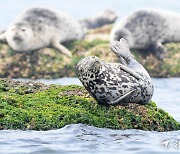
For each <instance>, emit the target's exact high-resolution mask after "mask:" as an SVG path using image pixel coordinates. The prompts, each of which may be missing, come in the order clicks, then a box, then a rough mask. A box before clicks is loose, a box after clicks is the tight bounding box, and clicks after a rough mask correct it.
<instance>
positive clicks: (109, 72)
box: [77, 42, 153, 104]
mask: <svg viewBox="0 0 180 154" xmlns="http://www.w3.org/2000/svg"><path fill="white" fill-rule="evenodd" d="M117 44H118V45H122V43H121V42H118V43H117V42H115V43H114V44H111V50H112V51H113V47H116V46H117ZM122 49H123V50H124V48H122ZM113 52H114V51H113ZM124 52H125V53H126V54H125V55H128V54H127V52H126V49H125V51H124ZM129 53H130V52H129ZM116 54H117V55H118V54H119V53H116ZM130 56H131V55H130ZM118 57H119V58H120V61H122V58H123V57H120V55H118ZM129 59H130V61H129V62H128V61H127V66H126V64H125V62H124V64H122V63H106V62H104V61H101V60H100V59H99V58H98V57H95V56H93V57H86V58H84V59H82V60H81V61H80V62H79V63H78V64H77V74H78V77H79V79H80V81H81V82H82V84H83V85H84V87H85V88H86V89H87V91H88V92H89V93H90V94H91V95H92V96H93V97H94V98H95V99H96V100H97V101H98V102H99V103H100V104H118V103H129V102H132V103H139V104H146V103H148V102H149V101H150V99H151V97H152V95H153V85H152V82H151V78H150V76H149V75H148V73H147V72H146V70H145V69H144V68H143V66H142V65H141V64H139V63H138V62H137V61H136V60H135V59H134V58H133V57H132V56H131V57H130V58H129ZM126 60H127V59H125V58H124V61H126ZM123 67H129V69H132V70H133V71H135V73H136V74H137V76H134V75H133V74H130V73H129V72H128V71H124V69H123ZM128 93H129V94H128ZM127 94H128V95H127ZM121 98H122V99H121ZM119 99H120V101H118V100H119Z"/></svg>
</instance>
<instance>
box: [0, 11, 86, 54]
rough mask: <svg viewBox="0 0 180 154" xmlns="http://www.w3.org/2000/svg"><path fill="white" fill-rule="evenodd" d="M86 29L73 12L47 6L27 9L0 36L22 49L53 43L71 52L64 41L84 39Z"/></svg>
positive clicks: (41, 46)
mask: <svg viewBox="0 0 180 154" xmlns="http://www.w3.org/2000/svg"><path fill="white" fill-rule="evenodd" d="M84 35H85V29H84V28H83V27H82V25H81V24H80V23H79V22H78V21H76V20H75V19H74V18H73V17H71V16H70V15H68V14H66V13H64V12H58V11H55V10H52V9H47V8H32V9H29V10H26V11H25V12H24V13H22V14H21V15H20V16H19V17H17V18H16V19H15V21H14V22H13V23H12V24H11V25H10V26H9V27H8V29H7V31H5V32H4V33H3V34H1V35H0V40H6V41H7V43H8V44H9V46H10V47H11V48H12V49H13V50H15V51H19V52H27V51H32V50H37V49H40V48H44V47H47V46H52V47H54V48H56V49H58V50H59V51H61V52H62V53H64V54H66V55H71V52H70V51H69V50H68V49H66V48H65V47H64V46H63V45H61V43H62V42H67V41H70V40H74V39H82V38H83V37H84Z"/></svg>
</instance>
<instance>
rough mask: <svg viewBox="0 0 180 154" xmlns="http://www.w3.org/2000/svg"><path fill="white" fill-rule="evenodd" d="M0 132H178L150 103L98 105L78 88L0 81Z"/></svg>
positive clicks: (176, 127)
mask: <svg viewBox="0 0 180 154" xmlns="http://www.w3.org/2000/svg"><path fill="white" fill-rule="evenodd" d="M0 102H1V103H0V109H1V110H0V129H2V130H3V129H21V130H50V129H58V128H62V127H64V126H65V125H68V124H78V123H82V124H87V125H90V126H95V127H100V128H111V129H121V130H124V129H141V130H149V131H175V130H180V123H178V122H177V121H176V120H174V118H173V117H171V116H170V115H169V114H168V113H167V112H165V111H164V110H162V109H160V108H157V106H156V104H155V103H154V102H151V103H149V104H147V105H139V104H133V103H129V104H126V105H125V104H124V105H118V106H102V105H99V104H97V102H96V101H95V100H94V99H93V98H92V97H91V96H90V95H89V94H88V92H87V91H86V90H85V89H84V88H83V87H81V86H75V85H70V86H60V85H50V86H47V85H44V84H42V83H35V82H32V81H31V82H20V81H12V80H9V79H0Z"/></svg>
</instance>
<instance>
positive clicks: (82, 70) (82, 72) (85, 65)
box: [76, 56, 102, 87]
mask: <svg viewBox="0 0 180 154" xmlns="http://www.w3.org/2000/svg"><path fill="white" fill-rule="evenodd" d="M101 67H102V61H100V59H99V58H98V57H96V56H90V57H86V58H84V59H82V60H81V61H79V63H78V64H77V66H76V68H77V75H78V77H79V79H80V80H81V82H82V83H83V85H84V86H85V87H87V86H88V85H87V84H88V81H89V80H91V79H93V78H95V77H96V76H98V74H99V72H100V70H101Z"/></svg>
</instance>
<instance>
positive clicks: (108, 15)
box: [80, 10, 117, 29]
mask: <svg viewBox="0 0 180 154" xmlns="http://www.w3.org/2000/svg"><path fill="white" fill-rule="evenodd" d="M116 19H117V14H116V13H115V12H114V11H112V10H105V11H102V12H99V13H97V14H96V15H95V16H93V17H89V18H86V19H84V20H81V21H80V23H81V24H82V25H83V26H85V27H87V28H88V29H94V28H98V27H102V26H104V25H107V24H112V23H114V22H115V21H116Z"/></svg>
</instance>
